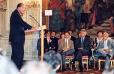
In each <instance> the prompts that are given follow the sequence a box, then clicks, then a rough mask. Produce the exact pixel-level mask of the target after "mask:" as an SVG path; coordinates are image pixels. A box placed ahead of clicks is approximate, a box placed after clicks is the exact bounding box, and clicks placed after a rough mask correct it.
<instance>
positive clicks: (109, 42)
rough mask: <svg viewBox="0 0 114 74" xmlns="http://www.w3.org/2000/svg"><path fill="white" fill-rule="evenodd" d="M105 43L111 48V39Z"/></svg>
mask: <svg viewBox="0 0 114 74" xmlns="http://www.w3.org/2000/svg"><path fill="white" fill-rule="evenodd" d="M107 45H108V47H109V48H111V41H110V40H108V42H107Z"/></svg>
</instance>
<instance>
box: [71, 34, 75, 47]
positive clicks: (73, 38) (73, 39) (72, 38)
mask: <svg viewBox="0 0 114 74" xmlns="http://www.w3.org/2000/svg"><path fill="white" fill-rule="evenodd" d="M71 40H72V41H73V44H74V45H75V41H76V38H75V37H74V36H71Z"/></svg>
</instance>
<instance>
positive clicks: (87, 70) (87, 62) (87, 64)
mask: <svg viewBox="0 0 114 74" xmlns="http://www.w3.org/2000/svg"><path fill="white" fill-rule="evenodd" d="M87 71H88V62H87Z"/></svg>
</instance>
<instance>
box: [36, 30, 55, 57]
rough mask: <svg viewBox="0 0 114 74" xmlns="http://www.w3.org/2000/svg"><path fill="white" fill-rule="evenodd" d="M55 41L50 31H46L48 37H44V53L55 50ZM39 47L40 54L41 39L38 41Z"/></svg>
mask: <svg viewBox="0 0 114 74" xmlns="http://www.w3.org/2000/svg"><path fill="white" fill-rule="evenodd" d="M53 45H54V42H53V41H52V39H51V36H50V33H49V32H48V33H46V37H45V38H44V53H45V52H48V51H50V50H54V51H55V47H54V46H53ZM37 49H38V50H39V55H40V54H41V39H39V40H38V42H37Z"/></svg>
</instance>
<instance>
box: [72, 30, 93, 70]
mask: <svg viewBox="0 0 114 74" xmlns="http://www.w3.org/2000/svg"><path fill="white" fill-rule="evenodd" d="M85 32H86V31H85V30H81V31H80V33H79V37H78V38H77V39H76V44H75V57H74V60H73V63H74V62H75V61H79V69H80V72H82V71H83V67H82V56H89V57H90V56H91V39H90V38H89V37H87V36H86V34H87V33H85Z"/></svg>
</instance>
